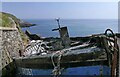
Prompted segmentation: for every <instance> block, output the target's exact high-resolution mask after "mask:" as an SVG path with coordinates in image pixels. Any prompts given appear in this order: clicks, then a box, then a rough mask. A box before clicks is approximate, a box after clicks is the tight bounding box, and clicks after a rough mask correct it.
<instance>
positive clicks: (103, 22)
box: [22, 19, 118, 37]
mask: <svg viewBox="0 0 120 77" xmlns="http://www.w3.org/2000/svg"><path fill="white" fill-rule="evenodd" d="M23 20H24V21H26V22H30V23H33V24H37V25H36V26H32V27H28V28H22V30H23V31H25V30H29V31H30V32H31V33H33V34H38V35H40V36H42V37H59V32H58V31H52V29H56V28H58V25H57V22H56V20H55V19H23ZM60 25H61V27H64V26H67V28H68V32H69V36H70V37H75V36H87V35H92V34H99V33H104V32H105V30H106V29H108V28H109V29H112V30H113V31H114V32H118V21H117V20H115V19H61V20H60Z"/></svg>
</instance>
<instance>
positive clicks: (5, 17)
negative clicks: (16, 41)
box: [0, 12, 28, 43]
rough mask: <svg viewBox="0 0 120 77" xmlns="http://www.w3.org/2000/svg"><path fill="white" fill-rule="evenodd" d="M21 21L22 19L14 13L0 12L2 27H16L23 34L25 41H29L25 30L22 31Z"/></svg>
mask: <svg viewBox="0 0 120 77" xmlns="http://www.w3.org/2000/svg"><path fill="white" fill-rule="evenodd" d="M13 21H14V23H13ZM19 21H20V19H18V18H17V17H15V16H14V15H12V14H9V13H4V12H0V27H9V28H13V27H16V28H17V29H18V31H19V33H20V35H21V38H22V40H23V42H24V43H27V41H28V37H27V36H26V35H25V34H24V32H22V30H21V27H20V24H19Z"/></svg>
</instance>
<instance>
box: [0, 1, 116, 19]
mask: <svg viewBox="0 0 120 77" xmlns="http://www.w3.org/2000/svg"><path fill="white" fill-rule="evenodd" d="M2 11H4V12H8V13H11V14H14V15H15V16H17V17H18V18H21V19H54V18H57V17H60V18H62V19H117V17H118V3H117V2H3V3H2Z"/></svg>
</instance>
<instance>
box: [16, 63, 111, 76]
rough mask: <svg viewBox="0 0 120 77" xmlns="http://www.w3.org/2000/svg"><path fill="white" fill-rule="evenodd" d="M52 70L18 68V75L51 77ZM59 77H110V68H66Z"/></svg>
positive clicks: (99, 66)
mask: <svg viewBox="0 0 120 77" xmlns="http://www.w3.org/2000/svg"><path fill="white" fill-rule="evenodd" d="M52 71H53V69H28V68H18V73H17V74H18V75H21V76H22V77H31V76H32V77H38V76H53V74H52ZM61 76H79V77H101V76H102V77H110V68H109V67H108V66H101V65H98V66H84V67H72V68H66V69H63V70H62V71H61Z"/></svg>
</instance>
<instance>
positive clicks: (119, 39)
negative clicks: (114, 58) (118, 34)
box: [117, 38, 120, 77]
mask: <svg viewBox="0 0 120 77" xmlns="http://www.w3.org/2000/svg"><path fill="white" fill-rule="evenodd" d="M117 43H118V46H119V77H120V38H117Z"/></svg>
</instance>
